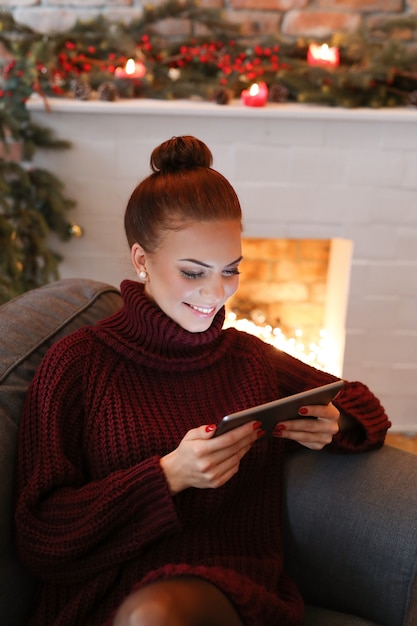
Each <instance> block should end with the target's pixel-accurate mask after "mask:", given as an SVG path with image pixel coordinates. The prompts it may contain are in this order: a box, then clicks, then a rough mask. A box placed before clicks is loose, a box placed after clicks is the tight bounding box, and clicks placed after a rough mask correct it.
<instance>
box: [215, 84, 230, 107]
mask: <svg viewBox="0 0 417 626" xmlns="http://www.w3.org/2000/svg"><path fill="white" fill-rule="evenodd" d="M211 99H212V100H213V102H215V103H216V104H229V101H230V94H229V92H228V90H227V89H225V88H224V87H219V89H216V90H215V91H214V93H213V96H212V98H211Z"/></svg>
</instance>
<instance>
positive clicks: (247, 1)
mask: <svg viewBox="0 0 417 626" xmlns="http://www.w3.org/2000/svg"><path fill="white" fill-rule="evenodd" d="M308 2H309V0H230V2H229V7H230V8H231V9H238V10H239V9H255V10H258V11H262V10H264V11H289V10H291V9H303V8H304V7H306V6H307V5H308Z"/></svg>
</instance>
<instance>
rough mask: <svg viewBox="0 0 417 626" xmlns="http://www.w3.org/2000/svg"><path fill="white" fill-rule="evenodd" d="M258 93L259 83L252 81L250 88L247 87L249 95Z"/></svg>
mask: <svg viewBox="0 0 417 626" xmlns="http://www.w3.org/2000/svg"><path fill="white" fill-rule="evenodd" d="M258 93H259V85H258V83H253V85H251V88H250V89H249V95H250V96H257V95H258Z"/></svg>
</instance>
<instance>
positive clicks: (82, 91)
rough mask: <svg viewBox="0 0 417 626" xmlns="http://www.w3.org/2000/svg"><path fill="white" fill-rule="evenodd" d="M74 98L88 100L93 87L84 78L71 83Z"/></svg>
mask: <svg viewBox="0 0 417 626" xmlns="http://www.w3.org/2000/svg"><path fill="white" fill-rule="evenodd" d="M71 87H72V92H73V94H74V98H76V99H77V100H88V99H89V97H90V94H91V87H90V85H89V84H88V83H86V82H85V81H83V80H74V81H72V84H71Z"/></svg>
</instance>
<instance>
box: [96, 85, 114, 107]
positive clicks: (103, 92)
mask: <svg viewBox="0 0 417 626" xmlns="http://www.w3.org/2000/svg"><path fill="white" fill-rule="evenodd" d="M98 97H99V99H100V100H105V101H106V102H114V100H116V98H117V89H116V85H115V84H114V83H112V82H111V81H107V82H105V83H102V84H101V85H100V87H99V88H98Z"/></svg>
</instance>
